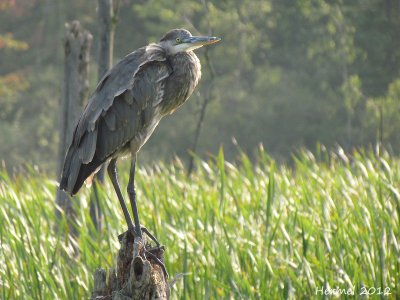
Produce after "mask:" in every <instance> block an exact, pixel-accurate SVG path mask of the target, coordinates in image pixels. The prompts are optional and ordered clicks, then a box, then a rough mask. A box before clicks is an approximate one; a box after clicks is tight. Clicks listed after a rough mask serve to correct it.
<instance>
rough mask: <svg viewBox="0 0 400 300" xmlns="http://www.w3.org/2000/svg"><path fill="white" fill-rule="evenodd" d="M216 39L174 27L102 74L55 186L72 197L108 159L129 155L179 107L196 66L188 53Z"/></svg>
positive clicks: (196, 76) (194, 81) (198, 71)
mask: <svg viewBox="0 0 400 300" xmlns="http://www.w3.org/2000/svg"><path fill="white" fill-rule="evenodd" d="M205 38H207V39H208V40H206V39H205ZM216 41H219V39H217V38H211V37H192V35H191V34H190V32H188V31H187V30H184V29H174V30H171V31H170V32H168V33H167V34H166V35H165V36H164V37H163V38H162V39H161V40H160V41H159V42H158V43H155V44H150V45H148V46H145V47H143V48H140V49H138V50H136V51H134V52H132V53H130V54H129V55H127V56H126V57H125V58H123V59H122V60H121V61H120V62H119V63H117V64H116V65H115V66H114V67H113V68H112V69H111V70H110V71H109V72H108V73H107V74H105V76H104V77H103V78H102V79H101V81H100V82H99V84H98V85H97V87H96V90H95V91H94V93H93V94H92V95H91V97H90V99H89V102H88V104H87V106H86V107H85V109H84V111H83V113H82V115H81V117H80V119H79V122H78V124H77V126H76V128H75V131H74V134H73V139H72V143H71V145H70V147H69V149H68V152H67V155H66V158H65V162H64V166H63V171H62V175H61V182H60V188H61V189H63V190H65V191H66V192H68V193H69V194H71V195H73V194H75V193H77V192H78V190H79V189H80V188H81V186H82V184H83V182H84V181H85V180H86V179H87V178H88V177H89V176H91V175H92V174H93V173H94V172H96V171H97V170H98V169H99V168H100V167H101V165H102V164H104V163H105V162H107V161H108V160H110V159H114V158H117V157H118V156H120V155H122V154H124V153H130V154H131V155H135V154H136V153H137V152H138V151H139V149H140V148H141V147H142V146H143V144H144V143H145V142H146V141H147V139H148V138H149V137H150V135H151V134H152V133H153V131H154V129H155V127H156V126H157V124H158V123H159V121H160V119H161V118H162V117H163V116H165V115H167V114H170V113H172V112H173V111H175V110H176V109H177V108H178V107H179V106H180V105H182V104H183V103H184V102H185V101H186V100H187V99H188V98H189V97H190V95H191V94H192V92H193V90H194V88H195V87H196V85H197V83H198V81H199V79H200V77H201V66H200V62H199V60H198V58H197V56H196V55H195V54H194V52H193V51H192V50H193V49H195V48H198V47H201V46H202V45H206V44H211V43H214V42H216Z"/></svg>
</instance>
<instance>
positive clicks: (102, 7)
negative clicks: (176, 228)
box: [90, 0, 119, 230]
mask: <svg viewBox="0 0 400 300" xmlns="http://www.w3.org/2000/svg"><path fill="white" fill-rule="evenodd" d="M97 4H98V20H99V57H98V79H99V80H100V79H101V78H102V77H103V76H104V75H105V74H106V73H107V71H108V70H109V69H110V68H111V66H112V60H113V48H114V27H115V24H116V16H117V14H118V7H119V0H117V2H116V6H115V8H114V5H113V0H98V1H97ZM104 178H105V167H104V166H103V167H102V168H101V169H100V171H99V172H98V173H97V174H96V176H95V180H94V181H93V193H92V194H91V197H90V216H91V218H92V221H93V223H94V224H95V226H96V228H97V229H98V230H100V229H101V225H102V216H101V210H100V199H99V193H98V189H97V186H98V184H99V183H100V184H101V183H103V182H104Z"/></svg>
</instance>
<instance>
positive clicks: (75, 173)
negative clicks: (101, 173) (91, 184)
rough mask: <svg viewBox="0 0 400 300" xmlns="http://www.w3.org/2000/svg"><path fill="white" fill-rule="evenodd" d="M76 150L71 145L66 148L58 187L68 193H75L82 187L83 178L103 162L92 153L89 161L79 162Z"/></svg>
mask: <svg viewBox="0 0 400 300" xmlns="http://www.w3.org/2000/svg"><path fill="white" fill-rule="evenodd" d="M76 151H77V150H76V149H75V148H72V147H71V148H70V149H69V150H68V153H67V156H66V158H65V162H64V167H63V171H62V174H61V181H60V189H61V190H64V191H65V192H67V193H68V194H70V195H75V194H76V193H77V192H78V191H79V189H80V188H81V187H82V185H83V183H84V182H85V180H86V179H87V178H88V177H90V176H91V175H92V174H93V173H95V172H97V171H98V169H99V168H100V166H101V165H102V163H103V162H102V161H100V160H99V159H98V158H97V156H96V155H94V157H93V159H92V160H91V161H90V162H89V163H87V164H84V163H82V162H81V159H80V158H79V155H77V153H76Z"/></svg>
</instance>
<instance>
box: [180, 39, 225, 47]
mask: <svg viewBox="0 0 400 300" xmlns="http://www.w3.org/2000/svg"><path fill="white" fill-rule="evenodd" d="M220 40H221V38H218V37H215V36H191V37H189V38H186V39H185V40H183V42H184V43H188V44H191V45H193V46H196V48H197V47H201V46H205V45H210V44H214V43H218V42H219V41H220Z"/></svg>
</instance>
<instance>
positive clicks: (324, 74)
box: [0, 0, 400, 170]
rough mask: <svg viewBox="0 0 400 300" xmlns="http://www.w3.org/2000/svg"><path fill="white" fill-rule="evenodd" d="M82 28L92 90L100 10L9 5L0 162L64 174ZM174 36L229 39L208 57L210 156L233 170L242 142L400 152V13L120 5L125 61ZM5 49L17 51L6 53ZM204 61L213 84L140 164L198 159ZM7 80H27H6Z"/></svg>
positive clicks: (272, 4)
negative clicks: (67, 92) (64, 129)
mask: <svg viewBox="0 0 400 300" xmlns="http://www.w3.org/2000/svg"><path fill="white" fill-rule="evenodd" d="M72 19H78V20H80V21H81V23H82V24H83V26H84V27H85V28H87V29H88V30H89V31H91V32H92V34H93V35H94V43H93V55H92V58H93V60H92V64H91V65H92V66H93V67H92V68H91V69H92V71H91V72H92V73H91V78H90V82H91V90H93V89H94V88H95V85H96V82H97V79H96V76H95V73H96V62H95V61H96V59H97V46H98V42H97V41H98V40H97V34H98V28H97V27H98V26H97V12H96V10H95V7H94V6H93V3H91V2H88V1H77V0H70V1H66V0H60V1H55V2H52V3H47V2H46V1H39V0H29V1H28V0H26V1H19V2H18V1H9V2H5V4H2V5H0V25H1V32H0V55H1V57H2V59H1V60H0V69H1V72H0V105H1V108H2V109H1V112H0V116H1V117H0V125H1V126H0V138H1V140H2V141H3V140H5V141H6V143H0V157H1V158H2V159H4V160H5V161H6V162H7V165H9V166H15V165H19V164H22V163H23V162H24V161H25V160H30V161H32V162H34V163H36V164H38V165H40V166H43V167H44V168H45V169H48V170H50V169H52V170H55V169H56V168H55V165H56V153H57V147H58V141H57V136H58V133H57V131H56V129H57V128H58V123H57V122H58V119H59V117H58V116H59V111H58V109H59V99H60V93H61V86H62V74H63V70H62V67H63V48H62V47H63V45H62V38H63V34H64V32H63V30H64V24H65V22H67V21H71V20H72ZM174 27H185V28H188V29H189V30H191V31H192V32H193V33H194V34H198V33H201V34H208V33H210V34H214V35H217V36H221V37H222V42H221V43H219V44H217V45H215V46H210V47H209V52H208V54H209V57H210V60H211V62H212V64H213V67H214V69H215V72H216V77H215V81H214V83H213V92H212V97H211V101H210V105H209V106H208V108H207V113H206V118H205V120H204V127H203V131H202V134H201V136H200V142H199V154H204V153H207V152H211V153H214V152H217V151H218V149H219V147H220V146H221V145H222V146H223V147H224V150H225V157H226V158H227V159H229V160H231V159H234V155H235V153H236V149H235V145H233V144H232V142H231V140H232V137H235V138H236V139H237V140H238V141H239V143H240V145H242V147H243V151H244V152H246V153H251V151H252V149H254V147H255V146H256V145H258V144H259V143H263V144H264V146H265V147H266V148H267V149H268V151H269V152H270V153H272V154H273V155H274V157H279V158H283V159H287V158H288V157H290V153H292V151H293V149H298V148H299V147H306V148H313V147H314V146H315V144H317V143H318V142H321V143H323V144H325V145H327V146H328V147H334V146H335V145H336V144H341V145H343V146H344V148H345V149H346V151H350V150H351V149H352V148H356V147H359V146H369V145H371V144H375V143H376V142H377V140H379V138H378V136H377V132H378V131H379V130H380V128H383V132H382V135H383V137H384V138H383V139H381V140H383V142H384V143H385V145H386V147H387V148H388V149H390V146H389V145H391V146H392V148H391V149H394V150H393V151H395V152H398V150H397V149H399V146H400V140H399V139H398V137H397V135H396V132H399V131H400V122H399V120H398V118H397V117H396V116H395V112H396V111H398V107H397V106H398V104H397V103H398V96H399V95H398V93H391V92H390V93H389V92H388V91H389V90H390V89H393V88H390V86H391V85H393V84H395V83H396V82H397V81H398V80H399V78H400V75H399V70H400V51H399V50H398V49H400V39H399V38H398V36H399V28H400V18H399V10H398V9H396V5H395V4H394V2H393V1H384V2H382V1H377V0H362V1H361V0H356V1H344V0H334V1H324V0H315V1H309V0H299V1H290V0H244V1H243V0H241V1H238V0H224V1H221V0H205V1H195V0H185V1H183V0H174V1H160V0H150V1H135V2H132V1H120V13H119V15H118V23H117V26H116V33H115V51H114V56H115V61H117V60H118V59H120V58H121V57H123V56H125V55H126V54H127V53H129V52H130V51H132V50H133V49H136V48H138V47H141V46H143V45H145V44H147V43H148V42H155V41H157V39H158V38H159V37H161V36H162V35H163V34H164V32H165V31H166V30H168V29H170V28H174ZM4 37H7V39H5V38H4ZM2 40H3V43H2ZM4 40H7V41H9V42H7V44H8V45H9V47H12V48H7V49H6V48H4V46H3V48H1V47H2V45H6V43H5V42H4ZM10 41H11V42H10ZM15 42H16V43H15ZM27 47H28V48H27ZM16 48H17V49H20V50H22V49H25V50H24V51H19V50H17V49H16ZM26 48H27V49H26ZM197 53H198V56H199V57H200V59H201V60H202V61H203V79H202V81H201V83H200V85H199V87H198V89H197V91H196V94H195V95H194V96H193V97H192V99H191V101H189V103H187V104H185V105H184V106H183V107H182V108H181V109H180V110H179V111H178V112H177V113H176V114H175V115H174V116H173V117H172V118H168V119H167V118H166V119H165V120H163V121H162V122H161V123H160V126H159V127H158V128H157V130H156V131H155V134H154V137H152V138H151V139H150V141H149V143H148V144H147V145H146V146H145V147H144V149H143V151H142V153H141V160H143V161H146V162H148V161H151V160H154V158H155V157H157V159H163V158H171V157H173V155H174V154H178V155H179V156H180V157H183V158H185V157H187V155H188V149H189V148H190V147H191V144H192V140H193V133H194V131H195V128H196V120H197V116H198V112H199V107H200V105H201V101H202V100H203V99H204V97H205V95H206V94H207V93H208V83H209V82H208V79H209V78H210V74H209V72H210V70H209V68H208V67H207V66H206V64H204V50H199V51H198V52H197ZM8 74H18V76H19V77H18V78H19V79H18V80H14V81H10V80H9V81H4V80H2V79H4V78H7V77H4V78H3V76H6V75H8ZM13 78H14V79H15V77H13ZM5 93H7V95H6V97H3V96H2V95H3V94H5ZM389 94H390V95H391V96H389ZM389 97H390V99H393V100H390V101H389V100H387V99H389ZM381 100H382V101H381ZM3 108H4V109H3ZM380 109H382V110H385V111H384V113H383V116H384V122H383V123H384V126H381V124H382V122H381V121H382V118H381V114H380V112H379V111H380ZM36 126H39V128H36ZM32 132H34V133H33V134H32ZM10 136H11V137H12V138H7V137H10ZM10 149H11V150H12V151H11V150H10ZM12 152H15V153H12Z"/></svg>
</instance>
